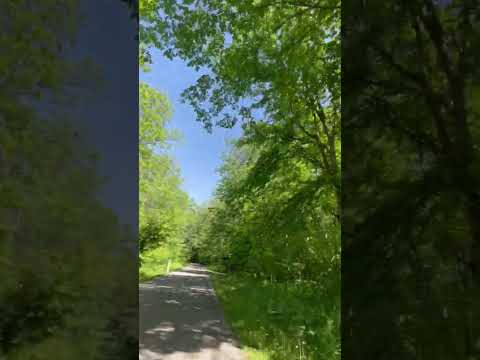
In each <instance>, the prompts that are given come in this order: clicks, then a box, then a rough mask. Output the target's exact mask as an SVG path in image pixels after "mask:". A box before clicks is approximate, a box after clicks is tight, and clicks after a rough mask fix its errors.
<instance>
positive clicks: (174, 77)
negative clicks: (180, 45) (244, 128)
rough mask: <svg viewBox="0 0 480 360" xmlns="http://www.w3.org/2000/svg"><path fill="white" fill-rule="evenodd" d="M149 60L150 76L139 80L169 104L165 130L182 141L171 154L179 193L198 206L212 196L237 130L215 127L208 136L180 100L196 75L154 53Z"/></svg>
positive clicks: (179, 63)
mask: <svg viewBox="0 0 480 360" xmlns="http://www.w3.org/2000/svg"><path fill="white" fill-rule="evenodd" d="M152 60H153V65H152V66H151V70H150V72H148V73H141V74H140V80H141V81H145V82H146V83H148V84H149V85H151V86H153V87H155V88H156V89H158V90H161V91H162V92H163V93H164V94H166V95H167V97H168V98H169V100H170V102H171V103H172V107H173V111H174V112H173V117H172V120H171V123H170V125H169V127H171V128H175V129H178V130H180V132H181V133H182V137H183V138H182V140H180V142H178V143H176V144H175V145H174V147H173V148H172V150H171V154H172V156H173V158H174V159H175V161H176V163H177V165H178V166H179V167H180V170H181V174H182V178H183V189H184V190H185V191H186V192H187V193H188V194H189V196H190V197H191V198H192V199H194V200H195V202H196V203H197V204H201V203H203V202H205V201H207V200H208V199H209V198H210V196H211V195H212V193H213V190H214V189H215V186H216V184H217V182H218V180H219V176H218V174H217V172H216V169H217V168H218V167H219V166H220V165H221V162H222V154H223V153H224V152H225V151H226V149H227V143H228V141H229V140H231V139H234V138H237V137H238V136H239V135H240V134H241V128H240V127H239V126H236V127H235V128H233V129H222V128H219V127H215V128H214V129H213V132H212V133H211V134H209V133H208V132H207V131H206V130H205V129H203V127H202V124H201V123H200V122H197V121H196V117H195V113H194V111H193V109H192V108H191V107H190V106H189V105H188V104H182V102H181V99H180V94H181V92H182V91H183V90H184V89H185V88H187V87H188V86H190V85H192V84H194V83H195V81H196V79H197V78H198V76H199V73H197V72H196V71H195V70H194V69H192V68H189V67H187V66H186V64H185V63H184V62H183V61H182V60H179V59H175V60H173V61H170V60H168V59H166V58H164V57H163V56H162V54H161V53H160V52H158V51H153V52H152Z"/></svg>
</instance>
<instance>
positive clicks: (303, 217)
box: [140, 0, 341, 359]
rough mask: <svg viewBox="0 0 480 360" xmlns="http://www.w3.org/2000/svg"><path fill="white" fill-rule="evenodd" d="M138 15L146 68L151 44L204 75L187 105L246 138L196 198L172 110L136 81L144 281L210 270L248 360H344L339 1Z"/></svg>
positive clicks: (164, 9) (147, 9)
mask: <svg viewBox="0 0 480 360" xmlns="http://www.w3.org/2000/svg"><path fill="white" fill-rule="evenodd" d="M140 21H141V24H140V41H141V44H140V62H141V65H142V66H143V69H144V71H153V70H151V68H152V65H154V64H152V58H151V53H150V51H151V49H154V48H155V49H157V50H160V51H162V53H163V54H164V56H165V57H167V58H170V59H174V58H180V59H182V60H184V61H186V62H187V63H188V65H189V66H191V67H193V68H195V69H200V68H203V69H207V71H206V74H202V75H199V77H198V79H197V81H196V83H194V84H192V85H191V86H190V87H188V88H186V89H185V90H184V92H183V94H182V96H183V101H185V103H187V104H189V105H190V106H192V107H193V109H194V111H195V114H196V120H197V121H199V122H200V123H201V124H202V125H203V127H204V131H208V132H213V133H214V131H215V128H216V127H224V128H231V127H233V126H236V125H237V123H238V124H240V126H241V127H242V134H243V135H242V136H241V137H240V138H239V139H237V140H236V141H234V142H232V143H231V144H230V148H229V150H228V151H227V152H226V153H225V154H224V158H223V165H222V166H221V168H220V169H219V174H220V182H219V183H218V185H217V188H216V190H215V193H214V196H213V198H212V199H210V201H209V202H208V203H207V204H195V203H194V202H193V200H191V199H189V197H188V195H187V194H186V193H185V191H184V190H182V188H181V176H180V173H179V169H178V168H177V166H176V164H175V162H174V161H173V160H172V158H171V156H170V154H169V147H170V146H175V144H174V142H175V139H176V138H178V134H174V133H172V131H171V130H169V129H170V128H168V129H167V128H166V123H167V122H168V120H169V118H170V116H171V113H172V111H174V110H175V109H172V108H171V105H169V101H168V100H167V98H166V96H165V95H164V94H163V93H162V92H161V91H159V90H158V89H153V88H152V87H151V86H149V85H147V84H146V83H141V84H140V250H141V255H140V256H141V262H142V265H141V268H140V278H141V280H146V279H148V278H150V277H153V276H156V275H158V274H164V273H166V272H167V271H168V270H170V271H171V270H173V269H175V268H178V267H181V266H182V265H184V264H185V263H186V262H188V261H192V262H197V263H201V264H205V265H207V266H208V267H209V268H210V269H211V270H213V271H215V272H217V273H219V274H221V275H218V276H215V277H214V282H215V289H216V292H217V294H218V296H219V297H220V299H221V301H222V304H223V307H224V309H225V311H226V314H227V318H228V319H229V321H230V323H231V324H232V326H233V328H234V330H235V332H236V333H237V334H238V335H239V336H240V340H241V341H242V343H243V344H244V345H245V346H246V347H247V348H248V353H249V355H250V357H251V358H252V359H333V358H340V263H341V261H340V221H341V212H340V200H341V185H340V177H341V173H340V169H341V163H340V159H341V146H340V137H341V133H340V126H341V124H340V108H341V102H340V2H338V1H324V2H321V3H318V4H317V3H315V2H273V1H268V0H267V1H256V2H241V1H215V0H203V1H199V2H195V4H194V2H192V1H186V0H185V1H162V2H157V1H141V2H140ZM213 136H215V134H213ZM252 299H254V300H253V301H252Z"/></svg>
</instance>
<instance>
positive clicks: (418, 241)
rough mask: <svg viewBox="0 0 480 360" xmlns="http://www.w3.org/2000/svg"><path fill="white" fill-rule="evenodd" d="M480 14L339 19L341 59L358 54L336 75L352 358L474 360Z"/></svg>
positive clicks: (387, 9) (355, 7) (424, 6)
mask: <svg viewBox="0 0 480 360" xmlns="http://www.w3.org/2000/svg"><path fill="white" fill-rule="evenodd" d="M373 10H374V11H375V16H373ZM477 12H478V3H477V2H475V1H473V2H460V1H449V2H434V1H430V0H426V1H414V2H409V3H408V4H407V3H402V4H387V3H385V2H379V1H373V2H368V4H365V3H363V4H362V3H355V4H354V3H350V4H349V6H348V7H347V8H346V9H345V13H346V14H352V15H353V14H355V16H354V17H353V16H352V17H351V18H350V17H349V18H347V19H346V21H345V22H344V24H345V28H344V34H345V37H344V49H345V54H346V56H355V54H359V53H362V54H363V56H362V57H360V58H359V59H358V61H355V62H353V61H347V62H345V65H344V69H343V70H344V71H343V74H344V79H345V82H344V84H343V92H344V95H345V96H344V100H343V103H344V109H343V113H342V115H343V118H344V122H343V124H344V132H343V133H344V139H343V145H344V146H345V148H347V149H348V151H347V152H345V153H344V154H345V157H344V162H345V163H347V164H348V167H346V172H344V182H345V184H347V185H348V189H349V190H348V191H347V192H345V193H344V217H343V220H344V222H343V232H344V236H343V239H344V242H343V249H344V259H345V263H344V264H345V266H344V267H343V272H344V279H345V289H347V291H348V293H346V294H347V295H346V296H345V298H346V299H348V300H347V301H346V303H345V309H344V311H345V316H347V315H346V314H350V315H348V316H350V317H349V318H348V319H349V320H347V321H349V322H350V321H351V324H355V326H353V325H352V327H350V331H349V332H348V334H346V336H345V337H344V339H345V341H346V344H348V345H346V349H351V351H352V352H354V354H355V356H359V357H365V358H372V357H379V356H380V357H382V356H383V357H390V356H392V354H395V356H397V357H401V358H438V359H442V358H445V359H446V358H469V357H474V356H477V355H478V351H477V350H475V349H474V346H473V343H474V339H476V338H478V327H477V325H475V324H476V323H478V312H477V311H476V310H475V309H474V307H473V306H472V301H474V300H473V299H475V298H476V297H478V294H479V292H478V271H477V270H476V269H477V268H478V266H477V265H476V264H477V263H478V261H479V259H480V258H479V257H478V255H477V253H478V248H477V244H478V243H479V241H478V221H476V220H475V221H473V219H474V218H475V219H478V206H479V202H478V200H477V199H478V189H477V186H476V185H475V184H476V183H477V182H478V179H479V178H478V177H479V174H480V173H479V172H478V160H479V158H478V155H479V154H478V148H477V146H476V145H475V143H476V140H477V138H478V124H477V123H478V114H477V113H476V111H475V109H474V106H475V105H474V103H475V101H476V100H475V95H474V94H475V90H474V89H475V88H476V86H477V84H478V69H476V67H475V66H474V65H473V64H474V63H475V62H476V61H477V60H478V56H479V53H478V51H477V49H476V46H475V44H478V16H477ZM345 129H346V130H345ZM373 177H374V179H373ZM360 274H361V277H360V278H359V276H360ZM365 282H367V283H369V284H371V286H370V287H368V288H366V287H365V286H364V285H363V284H364V283H365ZM348 294H355V296H353V295H348ZM367 299H375V301H370V300H367ZM352 314H353V315H352ZM442 314H447V315H442ZM366 324H368V326H367V325H366ZM460 324H465V325H460ZM373 328H375V329H376V330H375V334H377V335H373V333H370V332H369V331H366V329H373ZM454 328H455V329H460V328H461V329H462V330H461V331H458V330H456V331H455V333H454V332H449V331H445V329H454ZM378 329H382V330H381V331H379V330H378ZM380 334H381V335H380ZM454 344H455V346H454ZM460 344H461V345H460ZM347 356H348V354H347Z"/></svg>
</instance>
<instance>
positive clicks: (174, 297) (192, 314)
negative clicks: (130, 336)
mask: <svg viewBox="0 0 480 360" xmlns="http://www.w3.org/2000/svg"><path fill="white" fill-rule="evenodd" d="M139 335H140V345H139V359H140V360H246V357H245V356H244V355H243V354H242V352H241V350H240V348H239V344H238V343H237V342H236V341H235V339H234V337H233V334H232V332H231V330H230V328H229V326H228V325H227V323H226V321H225V319H224V316H223V312H222V310H221V307H220V304H219V303H218V300H217V298H216V296H215V293H214V291H213V287H212V283H211V280H210V277H209V271H208V270H207V269H205V268H204V267H202V266H200V265H196V264H191V265H189V266H187V267H185V268H183V269H182V270H181V271H176V272H172V273H170V274H169V275H168V276H164V277H159V278H156V279H154V280H151V281H149V282H146V283H142V284H140V334H139Z"/></svg>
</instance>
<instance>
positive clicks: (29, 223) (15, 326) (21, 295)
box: [0, 0, 138, 360]
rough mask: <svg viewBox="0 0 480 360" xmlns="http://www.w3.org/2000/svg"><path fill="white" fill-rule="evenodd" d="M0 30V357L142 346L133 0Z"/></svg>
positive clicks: (75, 1) (27, 18)
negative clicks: (139, 319) (140, 338)
mask: <svg viewBox="0 0 480 360" xmlns="http://www.w3.org/2000/svg"><path fill="white" fill-rule="evenodd" d="M0 29H1V30H0V46H1V48H2V52H1V55H0V278H1V280H0V358H6V359H9V360H10V359H13V360H16V359H22V360H24V359H32V360H33V359H37V360H41V359H49V360H50V359H58V360H62V359H65V360H66V359H68V360H71V359H79V360H80V359H82V360H86V359H137V357H138V254H137V253H138V251H137V247H138V234H137V232H138V230H137V229H138V2H137V1H135V0H134V1H131V0H126V1H125V0H103V1H95V0H82V1H80V0H48V1H30V0H21V1H2V2H1V4H0Z"/></svg>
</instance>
